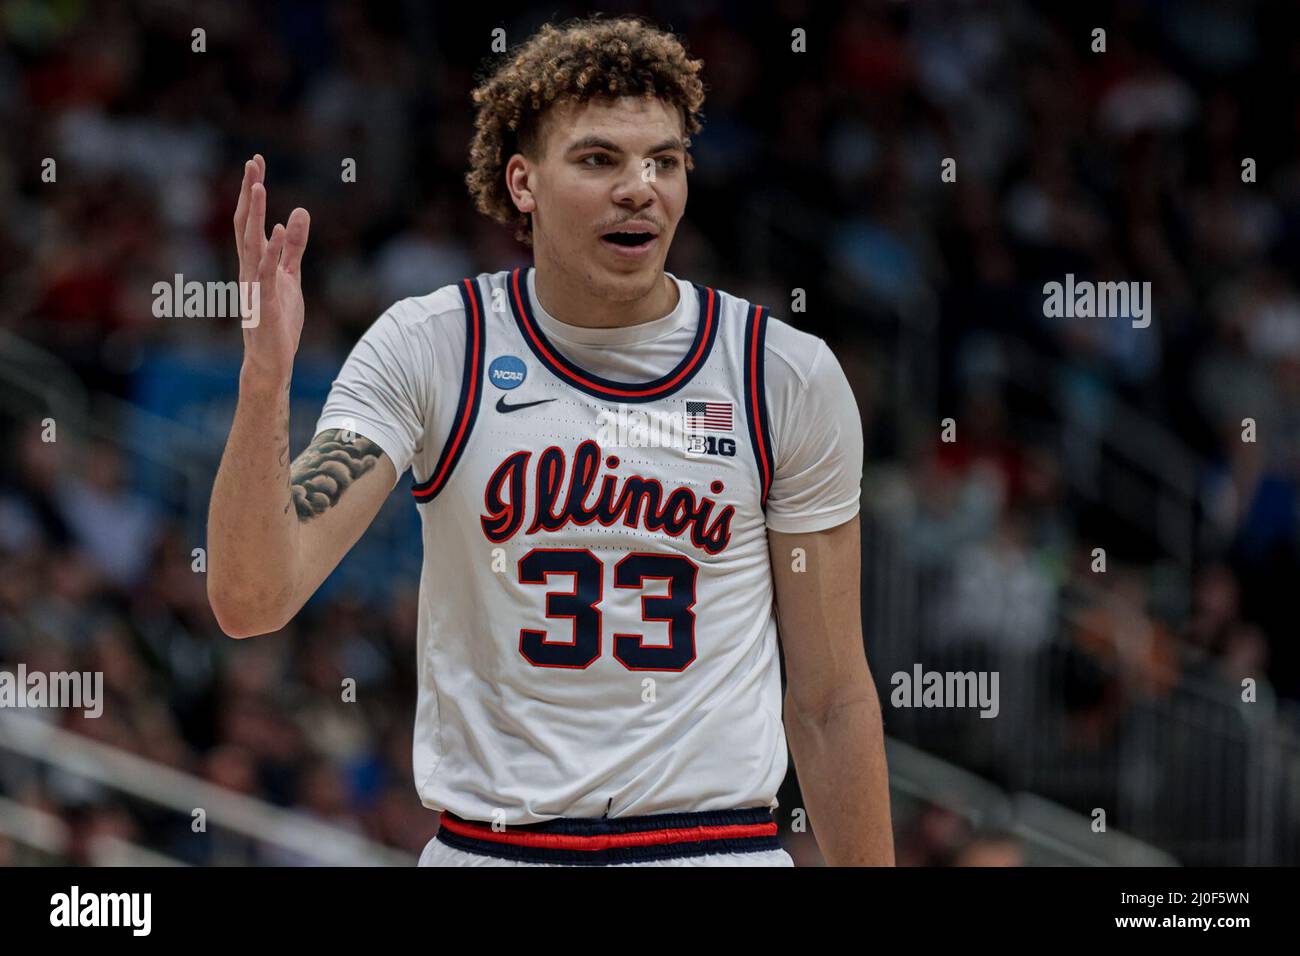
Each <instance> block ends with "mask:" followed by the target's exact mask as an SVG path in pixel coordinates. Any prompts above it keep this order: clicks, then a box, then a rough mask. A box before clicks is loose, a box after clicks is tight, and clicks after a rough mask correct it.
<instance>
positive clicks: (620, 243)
mask: <svg viewBox="0 0 1300 956" xmlns="http://www.w3.org/2000/svg"><path fill="white" fill-rule="evenodd" d="M658 238H659V237H658V235H657V234H656V233H654V232H651V231H650V230H649V229H638V228H636V227H632V228H630V229H619V230H616V231H614V232H607V233H605V234H604V235H603V236H601V237H600V241H601V242H603V243H604V244H605V245H606V246H608V247H609V248H610V249H612V250H613V251H614V252H615V253H617V254H618V255H620V256H625V257H635V256H641V255H644V254H645V253H647V252H649V251H650V249H651V248H652V247H653V246H654V244H655V243H656V242H657V241H658Z"/></svg>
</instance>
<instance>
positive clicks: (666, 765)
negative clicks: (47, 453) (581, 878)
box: [208, 19, 893, 866]
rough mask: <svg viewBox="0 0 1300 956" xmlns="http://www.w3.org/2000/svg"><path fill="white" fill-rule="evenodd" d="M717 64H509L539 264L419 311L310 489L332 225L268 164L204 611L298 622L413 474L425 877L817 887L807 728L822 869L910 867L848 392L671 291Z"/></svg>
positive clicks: (607, 44)
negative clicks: (781, 834) (641, 877)
mask: <svg viewBox="0 0 1300 956" xmlns="http://www.w3.org/2000/svg"><path fill="white" fill-rule="evenodd" d="M700 69H701V63H700V62H699V61H698V60H692V59H690V58H688V56H687V54H686V52H685V51H684V50H683V48H682V46H681V45H680V44H679V43H678V41H677V40H676V38H674V37H673V36H671V35H669V34H666V33H663V32H660V31H658V30H655V29H652V28H650V27H648V26H646V25H644V24H642V23H640V22H638V21H635V20H601V19H593V20H587V21H582V22H578V23H575V24H570V25H568V26H566V27H563V28H556V27H551V26H547V27H545V28H543V29H542V30H541V31H540V32H539V33H538V34H536V35H535V36H533V37H532V38H531V39H529V40H528V41H527V42H526V43H524V44H523V45H522V46H521V47H519V48H518V49H517V50H516V51H515V52H514V53H513V54H512V55H511V56H510V57H509V58H507V60H506V61H505V62H504V63H503V64H502V65H501V66H500V68H499V69H498V70H497V71H496V73H495V74H494V75H493V76H491V77H490V78H489V79H487V80H486V81H485V82H484V83H483V84H482V85H481V86H480V87H479V88H478V89H477V90H476V91H475V93H474V101H475V103H476V104H477V108H478V113H477V119H476V135H475V138H474V142H473V146H472V149H471V171H470V173H469V175H468V177H467V180H468V184H469V187H470V191H471V193H472V194H473V196H474V198H475V201H476V203H477V205H478V208H479V209H480V210H481V211H482V212H484V213H486V214H487V215H489V216H491V217H493V218H494V219H497V220H500V221H502V222H514V223H516V225H517V229H518V236H519V238H520V239H521V240H522V241H523V242H524V243H525V244H527V245H529V246H531V248H532V253H533V266H532V267H531V268H517V269H511V270H509V271H503V272H497V273H491V274H484V275H479V276H475V277H469V278H465V279H462V280H461V281H459V282H454V283H453V284H450V285H446V286H444V287H442V288H440V289H437V290H436V291H432V292H430V293H429V294H428V295H424V296H420V297H416V298H410V299H404V300H402V301H400V302H398V303H396V304H395V305H393V306H392V308H390V309H389V310H388V311H387V312H385V313H384V314H383V315H382V316H380V318H379V319H378V321H376V322H375V324H374V325H373V326H372V327H371V328H370V329H369V330H368V331H367V332H366V333H365V335H364V336H363V337H362V338H361V340H360V341H359V342H358V343H357V345H356V346H355V348H354V349H353V351H352V353H351V355H350V356H349V357H348V359H347V362H346V363H345V364H344V366H343V369H342V371H341V372H340V373H339V376H338V378H337V380H336V381H335V382H334V385H333V388H332V390H331V392H330V395H329V398H328V400H327V401H326V403H325V407H324V410H323V413H322V415H321V416H320V419H319V421H318V422H317V426H316V437H315V438H314V439H313V441H312V442H311V445H310V446H309V447H308V448H307V449H306V450H305V451H304V452H303V453H302V454H301V455H300V456H299V457H298V458H297V459H296V460H294V462H293V463H292V466H290V464H289V446H288V434H289V412H288V409H289V394H288V387H289V379H290V373H291V371H292V366H293V358H294V354H295V351H296V349H297V346H298V339H299V334H300V332H301V329H302V324H303V301H302V296H301V292H300V268H301V264H302V258H303V250H304V248H305V247H306V244H307V233H308V226H309V218H308V215H307V212H306V211H305V210H303V209H295V210H294V211H293V213H292V214H291V215H290V216H289V220H288V223H287V225H280V224H278V225H276V226H275V227H274V228H273V229H272V230H271V234H270V237H269V238H268V237H267V236H266V233H265V214H266V188H265V182H264V180H265V175H266V169H265V163H264V162H263V160H262V158H261V156H256V157H254V159H253V160H252V161H250V162H249V163H248V164H247V165H246V166H245V169H244V180H243V185H242V187H241V190H240V196H239V203H238V206H237V209H236V212H235V236H236V240H237V244H238V247H239V261H240V278H241V279H242V280H246V281H253V280H256V281H258V282H259V283H260V315H259V316H258V322H257V324H256V326H255V327H252V328H246V329H245V330H244V362H243V367H242V370H241V374H240V382H239V402H238V408H237V411H236V413H235V418H234V423H233V425H232V427H231V432H230V437H229V440H228V441H227V444H226V449H225V454H224V456H223V458H222V461H221V467H220V471H219V472H218V475H217V479H216V484H215V487H214V488H213V493H212V505H211V514H210V517H209V529H208V535H209V537H208V545H209V562H210V563H209V573H208V592H209V596H210V599H211V603H212V607H213V610H214V612H215V613H216V616H217V620H218V621H219V623H220V625H221V627H222V629H223V630H224V631H225V632H226V633H227V634H229V635H231V636H232V637H250V636H253V635H258V634H265V633H269V632H272V631H275V630H277V629H279V628H281V627H282V626H283V625H284V624H285V623H286V622H288V621H289V620H290V619H291V618H292V617H293V616H294V615H295V614H296V613H297V612H298V610H299V609H300V608H301V607H302V606H303V604H304V602H306V601H307V599H308V598H309V597H310V596H311V595H312V593H313V592H314V591H315V590H316V588H317V587H318V586H319V585H320V584H321V582H322V581H323V580H324V579H325V578H326V576H327V575H329V573H330V572H331V571H332V570H333V569H334V567H335V566H336V565H337V563H338V562H339V560H340V559H341V558H342V557H343V555H344V554H345V553H346V552H347V550H348V549H349V548H350V547H351V546H352V545H353V544H354V543H355V542H356V541H357V539H358V538H359V537H360V536H361V534H362V533H363V532H364V530H365V529H366V527H367V525H368V524H369V523H370V521H371V520H372V519H373V517H374V516H375V514H376V512H377V511H378V510H379V508H380V505H381V504H382V503H383V501H384V500H385V498H387V496H388V494H389V493H390V492H391V491H392V490H393V488H394V487H395V485H396V484H397V481H398V478H399V476H400V475H401V474H402V473H403V472H405V471H406V469H407V468H410V469H411V471H412V474H413V478H414V484H413V486H412V493H413V495H414V507H415V508H417V509H418V510H419V512H420V516H421V519H422V522H423V537H424V568H423V573H422V575H421V579H420V603H419V640H418V648H419V651H418V653H419V680H420V687H419V698H418V702H417V706H416V715H415V745H414V764H415V783H416V787H417V788H418V790H419V794H420V797H421V799H422V801H423V802H424V804H425V805H426V806H428V807H430V808H431V809H434V810H439V811H442V818H441V819H442V825H441V829H440V831H439V833H438V835H437V836H436V837H435V838H434V840H433V841H431V842H430V844H429V845H428V847H427V848H426V849H425V851H424V854H423V856H422V858H421V863H422V864H426V865H466V866H473V865H479V866H482V865H528V864H543V865H545V864H658V865H726V866H731V865H777V866H788V865H791V864H792V860H791V858H790V856H789V855H788V854H787V853H786V852H785V851H784V850H783V849H781V847H780V845H779V843H778V841H777V828H776V824H775V822H774V819H773V816H772V810H773V808H774V807H775V806H776V792H777V788H778V786H779V785H780V784H781V782H782V779H783V777H784V776H785V773H786V765H787V760H786V747H785V741H786V738H787V735H788V738H789V741H790V746H791V750H792V751H793V755H794V759H795V764H796V766H797V768H798V771H799V780H800V783H801V785H802V792H803V797H804V801H805V803H806V807H805V811H806V813H807V817H808V819H809V821H810V822H811V825H812V827H813V828H814V829H815V833H816V838H817V841H818V843H819V845H820V849H821V852H822V854H823V856H824V857H825V859H826V860H827V861H828V862H829V863H831V864H892V862H893V844H892V837H891V832H890V817H889V795H888V788H887V779H886V768H885V759H884V748H883V735H882V729H881V717H880V709H879V702H878V699H877V695H876V691H875V688H874V685H873V682H872V678H871V674H870V672H869V670H868V667H867V662H866V658H865V655H864V651H863V640H862V629H861V620H860V608H859V598H858V575H859V542H858V518H857V514H858V498H859V489H860V481H861V470H862V434H861V425H860V422H859V419H858V415H857V409H856V405H855V403H854V399H853V395H852V393H851V392H850V389H849V386H848V383H847V381H846V379H845V377H844V374H843V372H842V371H841V370H840V367H839V364H838V363H837V362H836V360H835V357H834V356H833V355H832V354H831V353H830V351H829V350H828V349H827V347H826V345H825V344H824V343H823V342H822V341H821V340H820V339H817V338H815V337H813V336H810V335H807V334H805V333H802V332H799V331H796V330H795V329H793V328H791V327H790V326H788V325H786V324H785V323H783V322H781V321H780V320H778V319H776V318H773V317H772V316H771V315H770V314H769V312H768V309H767V308H765V307H764V306H762V305H756V304H752V303H749V302H747V301H745V300H744V299H742V298H740V297H738V296H736V295H733V294H730V293H727V292H724V291H722V290H720V289H715V288H710V287H709V286H707V285H704V284H699V283H696V282H693V281H690V280H688V279H686V278H679V277H677V276H674V275H672V274H669V273H666V272H665V271H664V260H665V257H666V256H667V253H668V249H669V246H670V245H671V244H672V241H673V236H674V233H675V231H676V229H677V225H678V223H679V222H680V220H681V217H682V214H683V213H684V211H685V208H686V193H687V172H688V170H689V169H690V168H691V160H690V156H689V153H688V146H689V137H690V135H691V134H692V133H695V132H697V131H698V130H699V129H700V108H701V105H702V102H703V86H702V83H701V78H700ZM778 616H779V623H780V637H781V643H780V645H778V642H777V630H778V628H777V624H778V621H777V618H778ZM779 649H783V651H784V654H785V664H786V672H787V688H786V691H785V695H784V725H783V723H782V718H783V713H782V691H781V677H780V666H779V665H780V662H779V659H778V652H779Z"/></svg>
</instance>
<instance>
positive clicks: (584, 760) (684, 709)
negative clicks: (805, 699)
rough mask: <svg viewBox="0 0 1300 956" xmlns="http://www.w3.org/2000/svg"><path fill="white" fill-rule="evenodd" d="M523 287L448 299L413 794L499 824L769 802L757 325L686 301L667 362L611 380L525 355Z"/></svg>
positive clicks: (529, 324) (705, 298)
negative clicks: (652, 374) (687, 336)
mask: <svg viewBox="0 0 1300 956" xmlns="http://www.w3.org/2000/svg"><path fill="white" fill-rule="evenodd" d="M527 278H528V277H527V272H526V270H515V271H513V272H500V273H496V274H493V275H486V274H485V275H480V276H478V277H477V278H476V279H466V280H464V281H463V282H462V283H461V284H460V287H459V293H460V295H461V297H462V299H463V302H464V306H465V322H466V330H465V331H466V334H465V340H466V345H465V369H466V374H465V376H464V381H463V383H462V387H461V394H460V402H459V405H458V407H457V409H456V415H455V420H454V422H453V425H452V428H451V433H450V435H449V437H448V438H447V440H446V442H444V443H443V444H442V446H441V448H440V449H438V450H437V453H436V455H435V454H433V453H426V454H425V455H422V456H417V459H416V461H415V462H414V463H413V465H412V467H413V469H414V473H415V481H416V484H415V485H414V488H413V493H414V495H415V498H416V501H417V503H418V507H419V510H420V513H421V517H422V520H423V535H424V549H425V560H424V570H423V575H422V578H421V581H420V616H419V667H420V674H419V688H420V689H419V701H418V709H417V714H416V728H415V750H414V757H415V777H416V783H417V786H418V787H419V791H420V796H421V799H422V800H423V802H424V803H425V804H426V805H427V806H429V807H432V808H435V809H448V810H451V811H452V812H454V813H456V814H458V815H459V816H461V817H464V818H466V819H471V820H501V821H502V822H504V823H507V824H521V823H534V822H540V821H543V820H547V819H551V818H553V817H557V816H566V817H601V816H606V815H608V816H626V815H640V814H652V813H667V812H692V811H702V810H719V809H729V808H740V807H760V806H765V807H774V806H775V805H776V791H777V788H778V787H779V785H780V784H781V781H782V779H783V778H784V776H785V771H786V747H785V734H784V731H783V729H782V724H781V685H780V676H779V663H778V650H777V641H776V622H775V616H774V607H773V593H772V575H771V567H770V562H769V556H768V542H767V531H766V526H765V521H764V507H765V499H766V495H767V491H768V489H769V488H770V486H771V482H772V472H773V461H772V446H771V439H770V434H769V432H768V428H767V411H766V408H765V404H764V386H763V376H764V369H763V356H764V333H765V329H766V321H767V317H766V310H765V309H763V308H762V307H761V306H754V305H751V304H750V303H748V302H745V301H744V300H742V299H738V298H735V297H734V296H731V295H728V294H727V293H725V292H720V291H718V290H715V289H709V288H705V287H700V286H694V287H693V291H694V294H695V295H698V296H699V309H700V311H699V321H698V324H697V332H696V336H695V340H694V343H693V344H692V346H691V348H690V349H689V350H688V352H687V353H686V355H685V356H684V357H683V359H682V360H681V362H680V363H679V364H678V366H677V367H676V368H674V369H672V370H670V371H669V372H668V373H667V374H665V375H663V376H661V377H660V378H657V379H655V380H654V381H650V382H645V383H640V384H635V383H627V382H615V381H611V380H607V379H602V378H599V377H597V376H595V375H593V374H591V373H589V372H587V371H585V370H583V369H582V368H579V367H578V366H576V365H574V364H573V363H571V362H570V361H569V360H567V359H566V358H565V357H564V356H563V355H562V354H561V353H560V352H559V350H558V349H557V348H555V347H554V345H553V344H552V343H551V342H550V341H548V339H547V338H546V336H545V334H544V332H543V330H542V328H541V326H539V325H538V323H537V322H536V320H535V317H534V315H533V313H532V305H531V302H530V299H529V295H528V291H527V290H528V286H527Z"/></svg>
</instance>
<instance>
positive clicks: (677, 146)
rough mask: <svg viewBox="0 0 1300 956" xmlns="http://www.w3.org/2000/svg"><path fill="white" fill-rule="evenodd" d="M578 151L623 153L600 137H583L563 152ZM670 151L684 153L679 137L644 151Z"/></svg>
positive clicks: (617, 146)
mask: <svg viewBox="0 0 1300 956" xmlns="http://www.w3.org/2000/svg"><path fill="white" fill-rule="evenodd" d="M579 149H603V150H607V151H609V152H611V153H622V152H623V147H621V146H619V145H618V144H617V143H615V142H612V141H610V140H608V139H605V138H604V137H601V136H584V137H582V138H581V139H578V140H575V141H574V142H572V143H570V144H569V148H568V149H567V150H565V152H567V153H572V152H574V151H575V150H579ZM672 150H678V151H680V152H683V153H684V152H686V144H685V143H683V142H682V140H681V138H680V137H677V136H673V137H670V138H668V139H665V140H663V141H661V142H658V143H655V145H653V146H651V147H650V148H649V149H647V150H646V154H647V155H648V154H650V153H666V152H669V151H672Z"/></svg>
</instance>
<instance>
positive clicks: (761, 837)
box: [438, 807, 781, 866]
mask: <svg viewBox="0 0 1300 956" xmlns="http://www.w3.org/2000/svg"><path fill="white" fill-rule="evenodd" d="M438 839H439V840H440V841H442V842H443V843H445V844H447V845H448V846H451V847H455V848H456V849H458V850H464V851H466V852H468V853H478V854H481V855H484V856H495V857H500V858H503V859H507V860H520V861H523V862H527V863H561V864H566V865H569V866H609V865H611V864H614V863H640V862H644V861H647V860H664V859H671V858H673V857H683V856H706V855H708V854H712V853H757V852H760V851H763V850H777V849H780V847H781V844H780V841H778V840H777V837H776V821H775V820H774V819H773V818H772V811H771V810H769V809H767V808H766V807H749V808H746V809H741V810H709V811H704V812H702V813H655V814H650V815H647V816H639V817H602V818H599V819H582V818H578V817H559V818H557V819H554V820H547V821H546V822H545V823H530V824H524V825H519V826H506V827H501V826H498V827H497V828H496V829H493V827H492V824H490V823H481V822H478V821H474V820H465V819H463V818H461V817H458V816H456V814H454V813H452V812H451V811H449V810H444V811H443V813H442V826H441V827H440V828H439V829H438Z"/></svg>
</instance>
